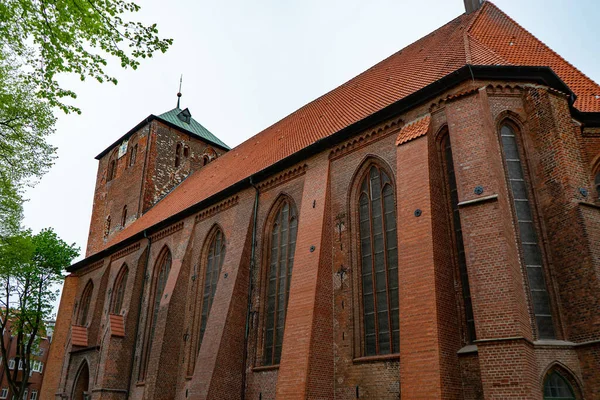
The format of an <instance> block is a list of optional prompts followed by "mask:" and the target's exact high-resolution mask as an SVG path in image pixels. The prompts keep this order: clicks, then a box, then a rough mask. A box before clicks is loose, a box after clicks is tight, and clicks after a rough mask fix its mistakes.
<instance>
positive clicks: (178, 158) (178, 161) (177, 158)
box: [175, 143, 181, 168]
mask: <svg viewBox="0 0 600 400" xmlns="http://www.w3.org/2000/svg"><path fill="white" fill-rule="evenodd" d="M180 164H181V143H177V147H176V148H175V168H177V167H179V165H180Z"/></svg>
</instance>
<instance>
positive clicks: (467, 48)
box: [463, 0, 491, 64]
mask: <svg viewBox="0 0 600 400" xmlns="http://www.w3.org/2000/svg"><path fill="white" fill-rule="evenodd" d="M486 3H491V1H486V0H484V2H483V4H482V6H481V7H479V9H478V10H477V11H475V12H474V13H473V15H472V16H471V19H470V20H469V23H468V24H467V26H466V27H465V31H464V33H463V39H464V45H465V61H466V63H467V64H472V63H473V62H472V61H473V60H472V58H473V57H472V54H471V46H470V45H469V38H468V35H469V31H470V30H471V27H472V26H473V25H474V24H475V21H477V19H479V16H480V15H481V13H482V10H483V9H484V8H485V7H486ZM463 15H464V14H463Z"/></svg>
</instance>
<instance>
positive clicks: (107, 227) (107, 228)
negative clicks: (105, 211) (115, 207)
mask: <svg viewBox="0 0 600 400" xmlns="http://www.w3.org/2000/svg"><path fill="white" fill-rule="evenodd" d="M109 234H110V215H109V216H108V217H106V221H104V238H105V239H106V238H107V237H108V235H109Z"/></svg>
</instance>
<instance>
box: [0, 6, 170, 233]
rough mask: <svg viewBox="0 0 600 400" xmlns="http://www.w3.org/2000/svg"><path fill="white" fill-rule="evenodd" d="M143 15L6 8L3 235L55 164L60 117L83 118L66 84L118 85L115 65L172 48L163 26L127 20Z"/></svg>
mask: <svg viewBox="0 0 600 400" xmlns="http://www.w3.org/2000/svg"><path fill="white" fill-rule="evenodd" d="M139 9H140V7H139V6H138V5H137V4H135V3H133V2H128V1H124V0H0V235H5V234H7V232H14V231H15V229H18V227H19V222H20V216H21V213H22V202H23V200H22V191H23V188H24V186H25V185H27V184H33V183H35V182H36V180H37V179H38V178H40V177H41V176H42V175H43V174H44V173H45V172H47V171H48V169H49V168H50V166H51V165H52V163H53V162H54V159H55V152H56V149H55V148H54V147H53V146H51V145H50V144H49V143H48V142H47V139H48V136H49V135H51V134H52V133H54V126H55V122H56V119H55V117H54V115H53V110H54V109H55V108H58V109H61V110H62V111H64V112H66V113H70V112H77V113H79V112H80V110H79V108H77V107H76V106H75V105H73V104H68V101H69V99H75V98H76V94H75V92H73V91H72V90H70V89H68V88H65V87H63V86H62V85H61V84H60V83H59V78H60V76H61V75H65V74H75V75H76V76H78V77H79V78H80V79H81V80H85V79H86V78H92V79H95V80H97V81H99V82H112V83H114V84H116V83H117V80H116V78H115V77H114V76H112V75H110V74H109V73H108V72H107V71H106V69H107V66H108V65H109V63H108V61H109V60H110V59H111V58H112V59H116V60H117V61H118V63H119V65H120V66H121V67H123V68H133V69H136V68H137V67H138V66H139V64H140V60H142V59H144V58H148V57H152V55H153V54H154V53H155V52H157V51H159V52H165V51H166V50H167V49H168V47H169V46H170V45H171V43H172V40H171V39H162V38H160V37H159V36H158V30H157V27H156V24H151V25H144V24H143V23H140V22H134V21H129V20H128V19H127V18H126V17H131V16H133V15H134V14H135V13H136V12H137V11H139Z"/></svg>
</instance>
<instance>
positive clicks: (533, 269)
mask: <svg viewBox="0 0 600 400" xmlns="http://www.w3.org/2000/svg"><path fill="white" fill-rule="evenodd" d="M500 138H501V141H502V149H503V153H504V162H505V164H506V171H507V178H508V183H509V187H510V192H511V195H512V200H513V206H514V210H515V215H516V218H517V222H518V225H519V230H518V231H519V238H520V244H521V253H522V257H523V262H524V264H525V267H526V269H527V278H528V281H529V289H530V293H531V301H532V303H533V313H534V315H535V322H536V325H537V330H538V336H539V338H541V339H554V338H555V334H554V323H553V321H552V311H551V308H550V298H549V296H548V291H547V288H546V280H545V277H544V267H543V264H544V263H543V256H542V251H541V248H540V245H539V239H538V234H537V229H536V223H535V221H534V214H533V205H532V201H531V200H530V194H529V191H530V186H529V182H528V178H527V176H526V174H525V172H524V170H523V163H522V161H521V153H520V151H519V143H518V139H517V134H516V128H514V127H513V125H512V124H508V123H505V124H504V125H502V127H501V128H500Z"/></svg>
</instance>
